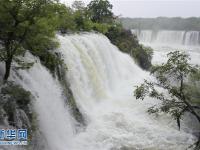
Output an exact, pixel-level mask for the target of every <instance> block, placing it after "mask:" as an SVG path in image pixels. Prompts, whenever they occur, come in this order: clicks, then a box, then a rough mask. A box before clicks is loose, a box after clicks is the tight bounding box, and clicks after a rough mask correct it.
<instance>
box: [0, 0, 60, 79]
mask: <svg viewBox="0 0 200 150" xmlns="http://www.w3.org/2000/svg"><path fill="white" fill-rule="evenodd" d="M0 3H1V5H0V18H1V19H0V42H1V47H0V61H2V62H4V63H5V75H4V81H7V79H8V77H9V75H10V70H11V65H12V62H13V60H16V58H17V56H19V55H23V54H24V53H25V51H26V50H27V49H29V50H32V52H33V51H34V53H38V51H39V50H43V51H44V50H47V49H50V48H52V47H54V46H55V45H56V44H55V42H53V40H52V38H53V37H54V35H55V34H54V31H55V29H56V22H54V19H53V17H54V15H55V12H53V11H52V10H51V9H52V8H53V5H54V1H53V0H25V1H24V0H0ZM19 61H20V60H19V59H18V62H19Z"/></svg>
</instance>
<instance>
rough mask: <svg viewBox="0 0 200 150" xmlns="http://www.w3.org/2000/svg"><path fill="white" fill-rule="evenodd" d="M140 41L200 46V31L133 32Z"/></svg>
mask: <svg viewBox="0 0 200 150" xmlns="http://www.w3.org/2000/svg"><path fill="white" fill-rule="evenodd" d="M132 33H133V34H135V35H136V36H137V37H138V39H139V40H140V41H141V42H143V43H158V44H174V45H187V46H199V45H200V32H199V31H170V30H160V31H153V30H137V29H136V30H132Z"/></svg>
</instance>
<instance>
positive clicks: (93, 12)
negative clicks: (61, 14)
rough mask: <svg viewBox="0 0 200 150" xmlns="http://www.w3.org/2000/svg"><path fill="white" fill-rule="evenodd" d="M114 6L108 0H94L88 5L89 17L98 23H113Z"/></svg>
mask: <svg viewBox="0 0 200 150" xmlns="http://www.w3.org/2000/svg"><path fill="white" fill-rule="evenodd" d="M112 7H113V6H112V4H110V2H109V1H108V0H93V1H91V2H90V3H89V4H88V6H87V14H88V17H89V18H90V19H91V20H92V21H93V22H96V23H112V22H113V19H114V16H113V13H112Z"/></svg>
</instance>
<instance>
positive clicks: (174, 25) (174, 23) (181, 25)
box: [119, 17, 200, 31]
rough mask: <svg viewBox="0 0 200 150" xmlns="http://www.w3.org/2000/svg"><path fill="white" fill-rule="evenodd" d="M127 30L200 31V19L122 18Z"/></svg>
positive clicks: (121, 20)
mask: <svg viewBox="0 0 200 150" xmlns="http://www.w3.org/2000/svg"><path fill="white" fill-rule="evenodd" d="M119 21H120V22H121V23H122V24H123V26H124V27H125V28H126V29H141V30H142V29H150V30H155V31H156V30H190V31H191V30H192V31H200V18H195V17H191V18H180V17H175V18H166V17H158V18H120V19H119Z"/></svg>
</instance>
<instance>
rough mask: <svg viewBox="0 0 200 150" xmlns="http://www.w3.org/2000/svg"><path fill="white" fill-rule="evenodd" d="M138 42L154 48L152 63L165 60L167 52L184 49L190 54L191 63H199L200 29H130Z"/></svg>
mask: <svg viewBox="0 0 200 150" xmlns="http://www.w3.org/2000/svg"><path fill="white" fill-rule="evenodd" d="M132 33H133V34H135V35H136V36H137V37H138V39H139V42H140V43H141V44H143V45H146V46H150V47H152V48H153V49H154V56H153V60H152V62H153V64H159V63H162V62H165V61H166V60H167V57H166V55H167V53H169V52H170V51H174V50H179V51H185V52H186V53H188V54H189V55H190V56H191V58H192V59H191V63H193V64H199V65H200V61H199V60H200V31H169V30H160V31H153V30H137V29H135V30H132Z"/></svg>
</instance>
